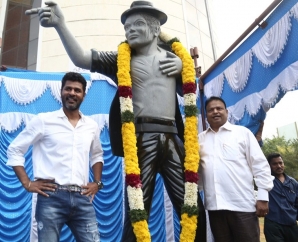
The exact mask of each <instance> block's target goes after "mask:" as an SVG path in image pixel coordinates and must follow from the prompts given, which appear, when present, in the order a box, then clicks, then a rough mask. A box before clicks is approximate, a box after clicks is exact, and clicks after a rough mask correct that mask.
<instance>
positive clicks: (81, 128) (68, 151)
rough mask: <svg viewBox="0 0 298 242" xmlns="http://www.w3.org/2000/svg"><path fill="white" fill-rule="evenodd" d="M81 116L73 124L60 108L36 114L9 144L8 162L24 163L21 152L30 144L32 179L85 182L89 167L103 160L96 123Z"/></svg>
mask: <svg viewBox="0 0 298 242" xmlns="http://www.w3.org/2000/svg"><path fill="white" fill-rule="evenodd" d="M80 115H81V118H80V120H79V121H78V123H77V125H76V127H73V126H72V124H71V123H70V122H69V121H68V118H67V116H66V115H65V113H64V112H63V109H62V108H61V109H60V110H57V111H54V112H48V113H40V114H38V115H37V116H36V117H34V118H33V119H32V120H31V121H30V122H29V123H28V124H27V126H26V127H25V129H24V130H23V131H22V132H21V133H20V134H19V135H18V136H17V137H16V138H15V139H14V141H13V142H12V143H11V144H10V145H9V147H8V150H7V157H8V161H7V165H9V166H24V163H25V158H24V155H25V153H26V152H27V150H28V148H29V147H30V145H33V151H32V162H33V173H34V177H35V179H39V178H42V179H55V182H56V183H58V184H60V185H78V186H81V185H86V184H87V183H88V182H89V169H90V166H91V167H92V166H93V165H94V164H95V163H97V162H102V163H103V162H104V161H103V151H102V147H101V143H100V141H99V134H100V131H99V127H98V125H97V123H96V122H95V121H94V120H92V119H91V118H89V117H86V116H84V115H83V114H82V113H80Z"/></svg>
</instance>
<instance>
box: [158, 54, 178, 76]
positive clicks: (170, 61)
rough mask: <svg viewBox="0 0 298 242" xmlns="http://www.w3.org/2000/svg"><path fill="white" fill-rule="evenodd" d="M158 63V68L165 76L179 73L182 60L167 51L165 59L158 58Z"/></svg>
mask: <svg viewBox="0 0 298 242" xmlns="http://www.w3.org/2000/svg"><path fill="white" fill-rule="evenodd" d="M159 63H160V66H159V68H160V70H161V71H162V73H163V74H166V75H167V76H176V75H179V74H180V73H181V70H182V61H181V60H180V58H179V57H178V56H176V55H175V54H173V53H172V52H169V51H167V56H166V59H162V60H160V61H159Z"/></svg>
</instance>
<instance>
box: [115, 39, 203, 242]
mask: <svg viewBox="0 0 298 242" xmlns="http://www.w3.org/2000/svg"><path fill="white" fill-rule="evenodd" d="M160 37H162V36H160ZM161 39H162V38H161ZM172 49H173V51H174V53H175V54H176V55H177V56H178V57H179V58H180V59H181V60H182V64H183V67H182V82H183V84H187V83H191V84H195V70H194V64H193V60H192V58H191V56H190V55H189V53H188V52H187V51H186V49H185V48H184V47H183V46H182V44H181V43H180V42H173V44H172ZM130 59H131V50H130V47H129V45H128V44H127V43H122V44H120V45H119V47H118V60H117V65H118V73H117V77H118V85H119V86H125V87H130V88H131V87H132V81H131V76H130ZM121 98H122V99H121ZM123 99H125V100H123ZM184 99H185V101H186V100H187V103H189V104H190V105H196V97H195V95H192V94H189V93H186V94H184ZM121 100H122V101H121ZM120 103H121V107H120V109H121V113H123V112H125V111H126V110H130V111H131V112H132V110H133V108H132V107H133V105H132V100H131V98H123V97H120ZM124 103H125V105H124ZM197 127H198V126H197V117H196V116H189V117H186V118H185V133H184V138H185V154H186V156H185V163H184V166H185V171H190V172H193V173H197V171H198V167H199V160H200V157H199V144H198V139H197V134H198V128H197ZM122 137H123V147H124V160H125V173H126V174H127V175H128V174H136V175H140V168H139V165H138V157H137V148H136V136H135V126H134V123H133V122H127V123H122ZM130 189H131V188H130ZM139 189H140V188H139ZM141 194H142V193H141ZM137 197H138V200H143V194H142V195H141V196H137ZM129 200H132V199H129ZM141 203H143V201H137V202H136V204H139V205H138V206H140V207H142V206H141V205H140V204H141ZM184 204H185V205H186V206H190V207H192V206H194V207H195V208H197V184H196V183H192V182H186V183H185V196H184ZM142 205H143V204H142ZM129 206H130V209H132V207H133V206H134V205H133V204H131V202H129ZM142 208H143V207H142ZM180 223H181V227H182V229H181V234H180V241H181V242H183V241H185V242H190V241H194V238H195V231H196V228H197V215H192V216H189V215H188V214H187V213H183V214H182V216H181V222H180ZM132 225H133V228H134V233H135V235H136V238H137V241H142V242H146V241H151V237H150V232H149V228H148V223H147V221H146V220H141V221H138V222H136V223H133V224H132Z"/></svg>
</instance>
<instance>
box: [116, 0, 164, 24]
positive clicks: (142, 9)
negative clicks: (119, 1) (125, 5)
mask: <svg viewBox="0 0 298 242" xmlns="http://www.w3.org/2000/svg"><path fill="white" fill-rule="evenodd" d="M133 13H147V14H149V15H151V16H153V17H155V18H157V19H158V20H159V22H160V25H163V24H164V23H165V22H167V19H168V17H167V15H166V14H165V13H164V12H162V11H161V10H159V9H157V8H154V7H153V4H152V3H151V2H148V1H134V2H132V4H131V5H130V9H128V10H126V11H125V12H124V13H122V15H121V23H122V24H124V23H125V21H126V19H127V18H128V16H129V15H131V14H133Z"/></svg>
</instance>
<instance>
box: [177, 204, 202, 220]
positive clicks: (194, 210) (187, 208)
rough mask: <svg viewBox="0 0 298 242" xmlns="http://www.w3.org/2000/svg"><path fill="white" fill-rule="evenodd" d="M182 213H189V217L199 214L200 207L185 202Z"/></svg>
mask: <svg viewBox="0 0 298 242" xmlns="http://www.w3.org/2000/svg"><path fill="white" fill-rule="evenodd" d="M181 213H187V214H188V216H189V217H191V216H193V215H198V207H197V206H189V205H185V204H183V206H182V208H181Z"/></svg>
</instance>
